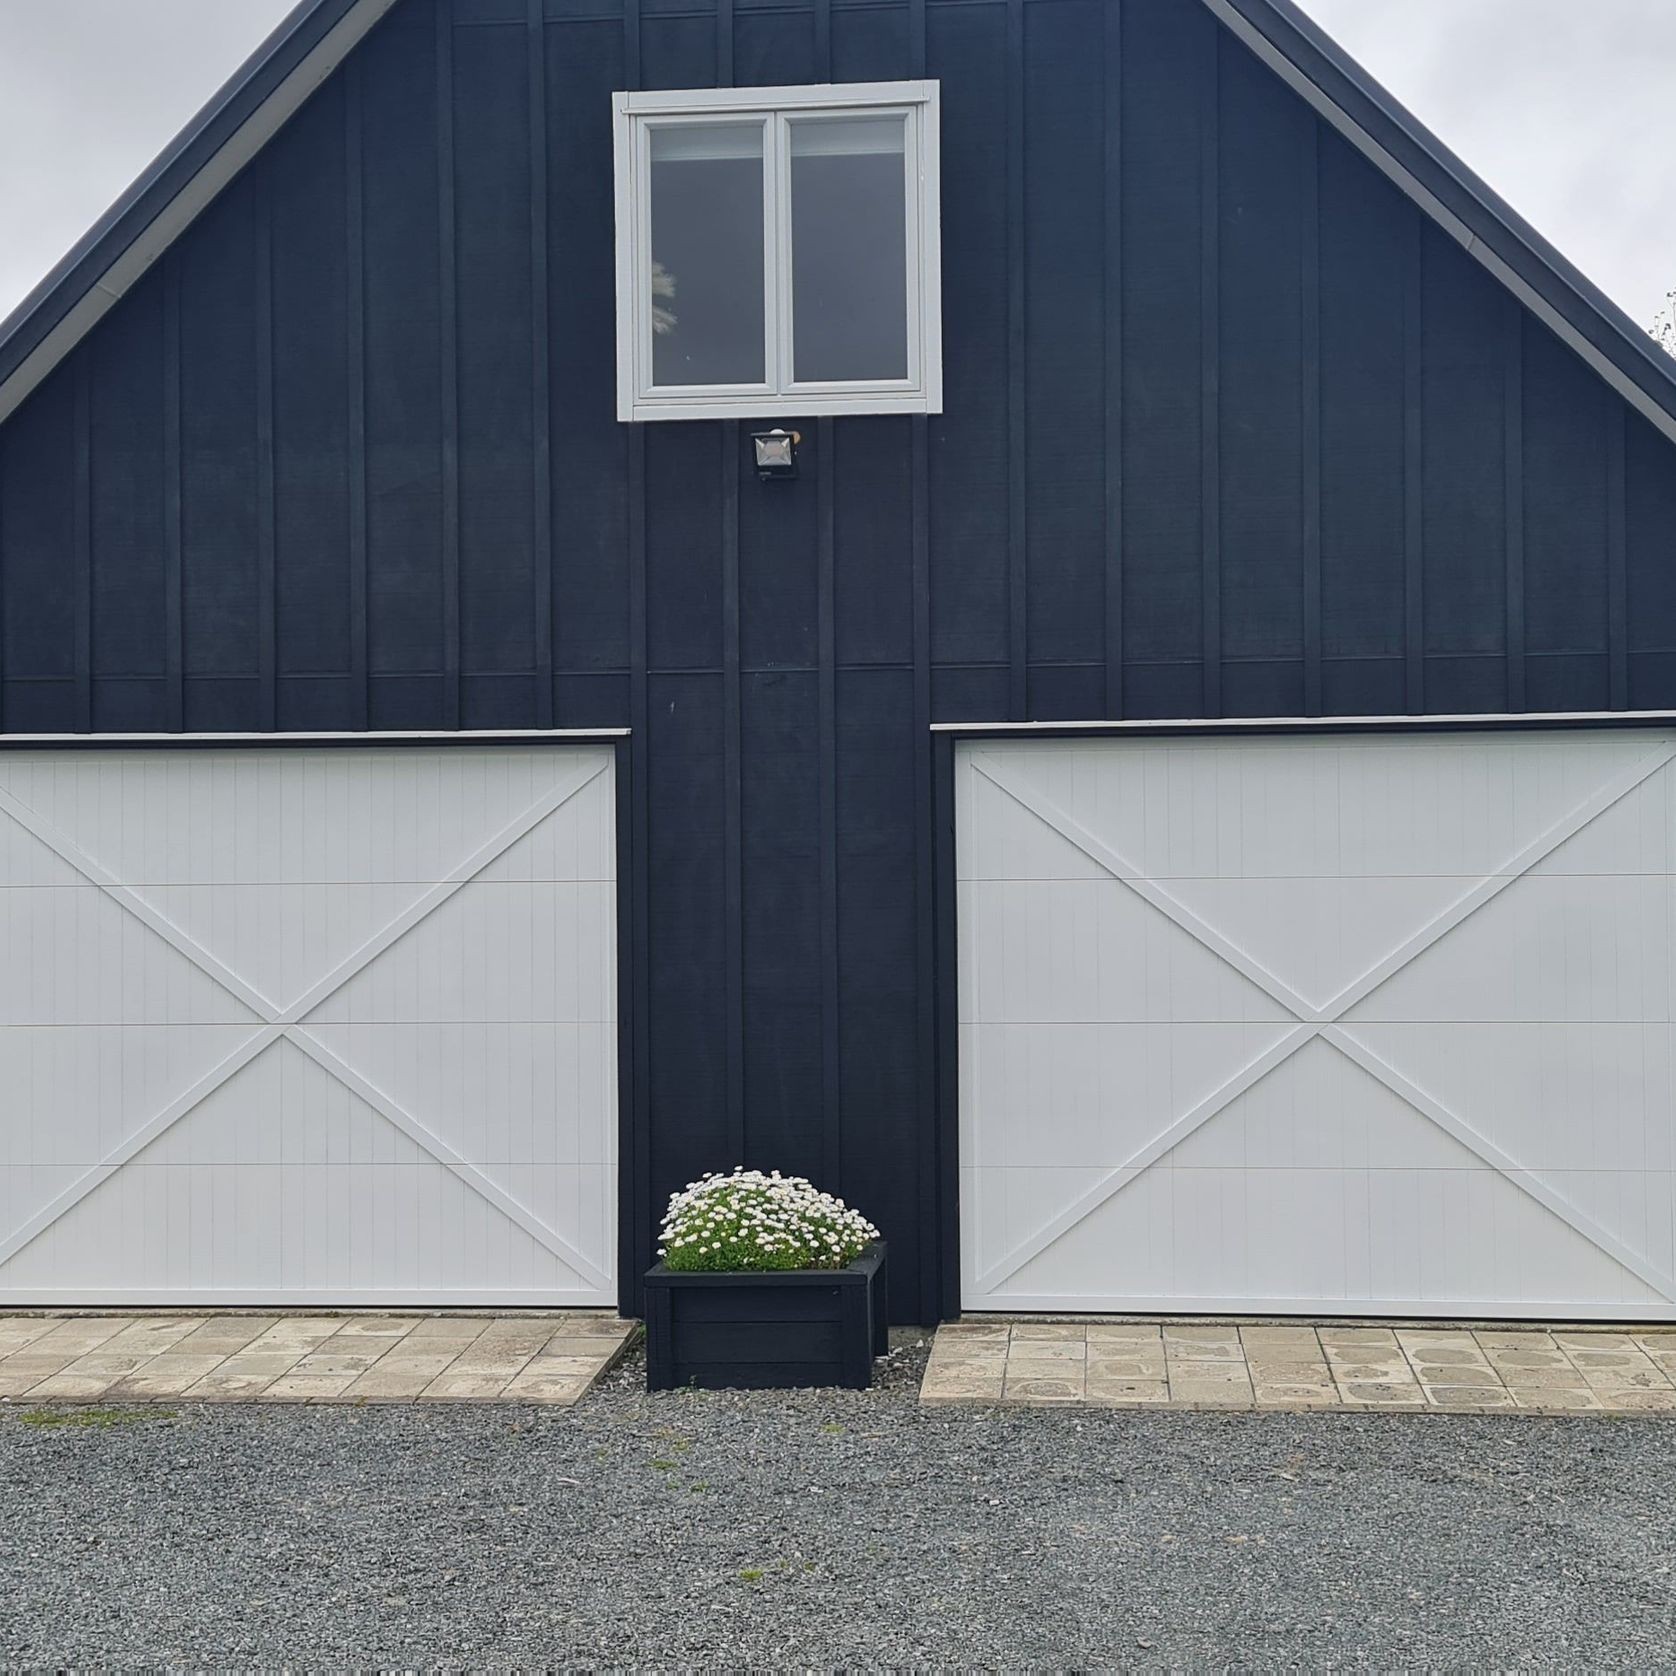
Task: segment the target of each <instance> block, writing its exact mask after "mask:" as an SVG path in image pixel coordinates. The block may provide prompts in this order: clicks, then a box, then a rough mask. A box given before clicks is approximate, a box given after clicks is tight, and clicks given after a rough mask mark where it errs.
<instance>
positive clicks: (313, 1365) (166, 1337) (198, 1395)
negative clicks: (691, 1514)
mask: <svg viewBox="0 0 1676 1676" xmlns="http://www.w3.org/2000/svg"><path fill="white" fill-rule="evenodd" d="M634 1330H635V1324H634V1323H633V1322H632V1321H622V1320H618V1319H617V1318H616V1317H614V1316H608V1315H604V1314H593V1313H588V1312H585V1311H577V1310H550V1311H535V1312H522V1313H520V1314H517V1315H504V1316H495V1315H488V1314H477V1315H459V1316H452V1315H450V1316H424V1315H399V1314H392V1313H390V1312H388V1311H379V1312H376V1313H368V1314H365V1315H353V1314H352V1315H330V1316H328V1315H300V1316H282V1315H258V1316H245V1315H235V1314H227V1315H212V1314H206V1313H205V1312H204V1311H203V1310H196V1311H193V1312H191V1313H190V1314H188V1313H186V1312H184V1311H183V1312H182V1313H180V1314H179V1315H173V1316H170V1315H137V1314H136V1315H131V1316H97V1317H95V1316H85V1315H50V1314H48V1315H17V1316H0V1401H19V1402H30V1403H36V1402H81V1403H96V1402H124V1403H135V1402H163V1401H174V1402H275V1403H281V1402H350V1403H353V1402H419V1401H425V1402H449V1401H461V1402H497V1401H499V1402H531V1403H546V1404H549V1405H554V1406H566V1405H568V1404H570V1403H574V1402H576V1401H578V1400H579V1399H580V1398H581V1397H582V1396H583V1395H585V1394H586V1392H587V1391H588V1389H589V1388H590V1387H591V1386H592V1385H593V1383H594V1381H595V1380H597V1379H598V1378H599V1376H600V1375H601V1374H602V1373H604V1372H605V1371H606V1369H608V1368H609V1367H610V1366H611V1365H612V1364H613V1363H614V1362H615V1361H616V1360H617V1358H618V1357H619V1356H620V1355H621V1354H622V1352H623V1350H624V1349H625V1348H626V1347H627V1345H628V1343H629V1341H630V1339H631V1337H632V1336H633V1333H634ZM972 1342H973V1343H988V1344H993V1345H994V1346H995V1347H996V1348H997V1349H998V1350H999V1352H1000V1359H999V1360H998V1361H996V1363H995V1372H994V1377H993V1381H992V1383H993V1385H994V1388H995V1395H996V1396H997V1397H999V1396H1000V1395H1001V1390H1002V1385H1003V1379H1004V1369H1005V1355H1006V1350H1007V1346H1008V1343H1009V1337H1008V1335H1006V1334H1002V1335H1000V1336H998V1337H997V1336H991V1337H990V1338H988V1339H983V1338H979V1337H976V1336H975V1337H974V1338H973V1340H972ZM1039 1348H1040V1349H1041V1350H1042V1351H1043V1352H1044V1357H1045V1359H1046V1360H1047V1362H1048V1363H1049V1365H1050V1366H1051V1367H1052V1368H1053V1370H1054V1371H1055V1372H1058V1371H1060V1369H1061V1368H1062V1367H1063V1366H1064V1365H1067V1362H1068V1365H1070V1366H1073V1367H1075V1369H1076V1371H1077V1375H1078V1381H1079V1387H1080V1378H1081V1358H1082V1356H1083V1354H1084V1348H1083V1343H1082V1341H1081V1340H1080V1339H1077V1338H1075V1337H1072V1338H1069V1339H1066V1338H1064V1337H1063V1335H1061V1336H1060V1338H1058V1339H1056V1338H1055V1337H1054V1335H1051V1334H1049V1335H1046V1336H1045V1337H1044V1338H1043V1340H1042V1342H1041V1344H1040V1346H1039ZM1648 1365H1649V1366H1650V1365H1651V1364H1648Z"/></svg>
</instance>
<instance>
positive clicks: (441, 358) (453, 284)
mask: <svg viewBox="0 0 1676 1676" xmlns="http://www.w3.org/2000/svg"><path fill="white" fill-rule="evenodd" d="M434 3H435V6H436V184H437V258H438V266H437V287H438V289H437V296H438V306H437V328H438V350H439V354H438V365H439V367H440V369H441V406H442V461H441V463H442V484H441V488H442V494H441V516H442V725H443V726H444V727H451V728H454V727H458V726H459V725H460V304H459V264H458V251H457V246H458V232H459V229H458V220H457V217H456V215H455V209H454V0H434Z"/></svg>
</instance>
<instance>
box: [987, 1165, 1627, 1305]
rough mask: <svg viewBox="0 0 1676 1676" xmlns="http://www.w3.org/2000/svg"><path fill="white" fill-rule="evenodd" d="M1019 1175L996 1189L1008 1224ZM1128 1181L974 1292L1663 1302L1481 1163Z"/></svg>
mask: <svg viewBox="0 0 1676 1676" xmlns="http://www.w3.org/2000/svg"><path fill="white" fill-rule="evenodd" d="M1015 1173H1016V1172H1015ZM1032 1185H1037V1186H1039V1185H1042V1184H1027V1183H1020V1182H1010V1183H1009V1184H1008V1185H1007V1189H1006V1191H1007V1193H1008V1195H1009V1198H1010V1201H1011V1208H1012V1209H1013V1210H1014V1211H1015V1213H1016V1214H1015V1217H1014V1225H1015V1226H1022V1225H1024V1224H1025V1223H1027V1221H1028V1220H1029V1214H1030V1212H1031V1211H1033V1210H1034V1209H1035V1205H1034V1203H1033V1202H1032V1201H1033V1200H1034V1199H1036V1198H1037V1197H1038V1194H1037V1193H1036V1192H1033V1191H1031V1186H1032ZM1056 1185H1058V1184H1056ZM1021 1189H1022V1190H1021ZM1128 1191H1129V1192H1132V1193H1133V1194H1134V1195H1135V1196H1134V1197H1133V1198H1132V1199H1130V1200H1129V1202H1128V1203H1124V1202H1123V1200H1122V1199H1118V1200H1114V1201H1110V1202H1108V1203H1107V1204H1106V1205H1104V1206H1102V1207H1100V1208H1099V1209H1097V1210H1096V1211H1094V1212H1093V1213H1092V1214H1091V1215H1090V1216H1089V1217H1087V1218H1085V1219H1084V1220H1082V1221H1080V1222H1078V1223H1077V1224H1076V1225H1074V1226H1073V1227H1072V1228H1071V1229H1070V1230H1069V1231H1068V1232H1067V1233H1066V1234H1064V1235H1063V1236H1062V1237H1061V1238H1060V1239H1058V1240H1056V1241H1055V1242H1054V1243H1053V1245H1052V1246H1050V1247H1049V1249H1047V1250H1046V1251H1044V1252H1042V1253H1040V1254H1039V1255H1037V1256H1036V1257H1034V1258H1033V1259H1031V1260H1029V1261H1027V1262H1025V1263H1024V1264H1022V1265H1021V1266H1020V1267H1019V1268H1018V1269H1017V1270H1015V1271H1014V1272H1012V1273H1010V1274H1008V1275H1007V1276H1006V1277H1005V1279H1004V1280H1001V1281H1000V1282H998V1283H997V1284H996V1285H995V1286H994V1287H993V1288H992V1289H990V1290H989V1291H987V1292H986V1294H985V1295H986V1297H987V1298H988V1299H989V1300H990V1302H989V1303H988V1305H987V1307H991V1308H1005V1307H1016V1308H1020V1309H1064V1308H1073V1309H1090V1310H1102V1309H1107V1310H1124V1309H1155V1310H1173V1309H1186V1310H1195V1311H1197V1310H1203V1311H1216V1310H1223V1309H1235V1310H1263V1309H1267V1308H1271V1307H1273V1308H1277V1309H1282V1310H1286V1309H1292V1310H1298V1311H1304V1312H1312V1313H1313V1312H1339V1311H1342V1312H1345V1313H1361V1312H1364V1311H1367V1310H1369V1309H1372V1310H1374V1311H1376V1312H1379V1311H1384V1312H1388V1313H1405V1312H1425V1311H1429V1310H1436V1311H1438V1312H1440V1313H1473V1312H1477V1311H1482V1312H1483V1313H1485V1314H1512V1315H1521V1314H1526V1315H1528V1314H1531V1313H1540V1312H1542V1311H1543V1310H1545V1309H1547V1308H1548V1307H1550V1306H1552V1305H1554V1304H1560V1305H1564V1306H1570V1307H1572V1308H1576V1309H1583V1308H1586V1307H1587V1308H1593V1307H1609V1308H1610V1309H1611V1310H1613V1311H1614V1312H1616V1311H1620V1310H1635V1311H1639V1312H1642V1313H1652V1314H1655V1315H1656V1314H1658V1313H1660V1294H1659V1293H1658V1292H1657V1291H1655V1290H1654V1289H1653V1288H1652V1287H1650V1286H1648V1285H1647V1284H1646V1283H1645V1282H1643V1281H1641V1280H1640V1279H1638V1278H1637V1277H1636V1276H1635V1275H1633V1274H1631V1273H1630V1272H1629V1271H1628V1270H1627V1269H1625V1268H1624V1267H1623V1266H1622V1265H1620V1264H1618V1263H1617V1262H1615V1261H1614V1260H1613V1259H1611V1258H1610V1257H1608V1256H1606V1255H1605V1254H1603V1253H1602V1252H1600V1251H1599V1250H1597V1249H1596V1248H1595V1247H1594V1246H1592V1245H1591V1244H1590V1243H1589V1242H1588V1241H1587V1240H1586V1239H1584V1238H1583V1237H1582V1236H1580V1235H1578V1234H1577V1233H1576V1232H1575V1231H1574V1230H1572V1229H1570V1228H1568V1227H1566V1226H1564V1225H1563V1224H1558V1223H1555V1222H1554V1221H1553V1219H1552V1218H1551V1217H1549V1216H1548V1215H1547V1213H1546V1212H1545V1211H1543V1209H1542V1207H1541V1206H1539V1205H1537V1204H1536V1203H1534V1202H1533V1201H1532V1200H1530V1199H1529V1198H1527V1197H1525V1196H1524V1195H1523V1194H1521V1193H1520V1192H1519V1191H1518V1188H1517V1186H1516V1185H1515V1184H1514V1183H1512V1182H1509V1181H1507V1180H1505V1179H1503V1178H1501V1177H1498V1176H1496V1175H1495V1174H1494V1173H1493V1172H1489V1171H1485V1170H1482V1169H1474V1168H1463V1169H1459V1170H1448V1169H1424V1170H1385V1171H1379V1172H1375V1171H1369V1170H1340V1169H1331V1168H1319V1169H1277V1170H1252V1169H1237V1168H1227V1169H1175V1168H1164V1169H1160V1170H1157V1171H1154V1172H1149V1173H1148V1175H1146V1176H1143V1177H1140V1178H1138V1179H1137V1182H1136V1184H1135V1186H1134V1187H1133V1188H1131V1189H1130V1190H1128ZM1125 1197H1127V1194H1126V1195H1125ZM1522 1249H1526V1250H1527V1251H1528V1252H1534V1255H1530V1254H1526V1255H1519V1256H1515V1255H1514V1254H1515V1253H1517V1252H1520V1251H1521V1250H1522Z"/></svg>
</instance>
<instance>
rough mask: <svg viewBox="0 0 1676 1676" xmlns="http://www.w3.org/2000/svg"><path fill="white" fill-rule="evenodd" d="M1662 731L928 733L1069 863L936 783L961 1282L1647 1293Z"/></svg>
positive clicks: (1576, 1306) (1665, 832)
mask: <svg viewBox="0 0 1676 1676" xmlns="http://www.w3.org/2000/svg"><path fill="white" fill-rule="evenodd" d="M1673 756H1676V739H1671V738H1667V737H1665V736H1663V735H1655V734H1648V733H1618V734H1599V733H1597V734H1589V733H1584V732H1576V733H1567V734H1549V735H1533V734H1497V735H1478V736H1472V735H1456V736H1448V737H1436V736H1432V737H1421V736H1408V737H1403V736H1392V735H1387V736H1373V737H1368V738H1358V739H1346V738H1336V739H1327V738H1316V739H1299V738H1290V739H1273V740H1267V741H1257V740H1250V739H1220V740H1208V739H1207V740H1193V741H1143V740H1120V739H1106V740H1079V741H1075V742H1042V741H1028V742H1025V741H1006V742H1003V743H1000V744H995V745H985V746H982V747H973V748H971V749H970V750H965V751H963V752H962V753H961V755H960V757H959V758H958V759H957V761H958V764H959V773H960V774H961V776H962V778H964V779H971V780H985V781H989V782H991V783H996V782H999V783H1000V784H1002V785H1004V786H1005V788H1006V789H1007V791H1008V794H1009V796H1010V798H1011V801H1012V803H1013V805H1014V807H1015V808H1016V809H1019V810H1023V811H1025V812H1026V813H1030V814H1033V815H1035V816H1036V817H1037V818H1038V819H1039V820H1040V821H1041V822H1042V824H1043V825H1044V827H1045V828H1046V829H1048V830H1050V831H1051V832H1052V833H1053V835H1054V836H1055V837H1057V838H1067V837H1068V838H1070V839H1071V840H1074V844H1075V847H1077V848H1079V849H1080V850H1081V852H1082V853H1083V854H1084V855H1086V856H1088V857H1089V858H1091V859H1094V860H1097V861H1098V862H1099V863H1100V865H1101V867H1102V869H1103V871H1104V872H1105V875H1106V876H1105V878H1104V880H1086V879H1069V880H1068V879H1064V878H1060V877H1057V876H1053V875H1055V874H1056V873H1057V872H1058V871H1060V870H1061V869H1059V868H1058V866H1057V863H1054V862H1053V859H1052V858H1053V857H1055V856H1056V855H1057V853H1058V852H1057V850H1056V849H1055V847H1054V846H1053V845H1051V844H1048V845H1043V844H1038V845H1034V846H1032V845H1031V844H1030V843H1029V842H1028V841H1026V840H1025V839H1024V838H1023V837H1022V836H1020V835H1016V834H1015V835H1012V836H1010V837H1009V838H1008V840H1007V842H1006V843H1005V844H1004V845H999V846H992V847H991V848H990V850H989V851H988V852H987V854H986V872H987V873H989V874H994V873H995V872H997V871H998V865H997V864H998V861H1005V858H1008V857H1010V858H1012V859H1011V865H1013V867H1014V876H1013V877H1011V878H1001V877H998V876H985V877H982V878H974V877H971V876H970V875H969V872H968V870H967V868H966V866H965V863H964V859H963V858H964V855H965V853H966V847H967V845H968V842H969V841H970V842H971V843H972V846H973V848H974V850H977V849H981V848H982V835H981V834H976V833H972V832H970V831H969V828H970V826H971V825H973V824H974V823H976V824H981V822H982V821H983V819H984V810H985V809H986V808H987V807H990V806H991V802H990V800H989V796H988V793H987V792H985V793H983V794H982V795H973V796H971V797H969V798H967V799H966V800H965V801H964V802H963V803H959V804H957V807H958V808H959V809H960V810H961V817H960V818H961V821H962V823H963V824H962V825H961V827H960V828H959V829H958V831H957V843H958V846H959V848H958V853H959V855H960V856H961V857H962V861H961V874H962V877H961V881H960V884H959V888H958V901H959V905H960V913H961V920H960V942H961V954H962V969H961V1017H962V1021H963V1025H964V1026H965V1033H964V1035H963V1041H962V1064H961V1069H962V1083H961V1144H962V1164H963V1172H964V1173H963V1175H962V1188H963V1200H962V1218H963V1226H962V1252H963V1273H964V1281H963V1289H964V1296H965V1300H966V1303H967V1305H968V1307H983V1306H990V1307H997V1306H999V1307H1017V1308H1044V1309H1052V1308H1064V1307H1080V1308H1114V1309H1121V1308H1142V1309H1144V1308H1159V1309H1171V1308H1250V1309H1271V1308H1272V1309H1281V1310H1297V1311H1305V1312H1308V1311H1316V1310H1362V1311H1371V1312H1373V1313H1380V1312H1385V1313H1401V1312H1412V1311H1415V1310H1436V1311H1439V1312H1442V1313H1459V1314H1494V1313H1510V1314H1516V1315H1541V1314H1544V1313H1553V1312H1556V1311H1562V1312H1566V1313H1597V1314H1606V1315H1614V1314H1617V1315H1624V1316H1627V1317H1659V1316H1670V1315H1676V1214H1673V1208H1672V1196H1673V1190H1676V1188H1673V1180H1672V1155H1673V1151H1676V1115H1673V1112H1676V1107H1673V1100H1672V1093H1673V1088H1672V1083H1673V1073H1672V1058H1673V1030H1672V1022H1671V1021H1672V1002H1673V997H1672V994H1671V977H1672V971H1673V968H1676V903H1673V900H1672V898H1673V891H1672V888H1671V881H1670V873H1669V868H1670V865H1671V861H1672V857H1673V856H1676V844H1673V842H1672V833H1673V831H1676V773H1673V772H1672V771H1671V769H1670V766H1669V765H1670V763H1671V760H1672V758H1673ZM1008 819H1009V821H1010V822H1011V823H1012V824H1014V825H1016V821H1014V820H1013V817H1011V816H1009V817H1008ZM1304 862H1307V866H1306V865H1303V863H1304ZM1032 868H1035V869H1037V871H1039V872H1041V873H1043V874H1045V875H1049V876H1046V877H1037V876H1036V875H1035V873H1033V872H1032ZM1367 984H1371V986H1372V987H1371V990H1370V991H1369V992H1368V993H1366V994H1365V995H1363V996H1362V997H1361V998H1359V999H1357V1000H1356V1002H1355V1004H1354V1005H1349V1006H1347V1005H1346V999H1347V998H1348V994H1353V993H1354V992H1355V989H1356V988H1358V987H1360V986H1362V985H1367ZM1254 1004H1255V1005H1256V1006H1257V1008H1258V1009H1259V1011H1257V1012H1255V1013H1253V1012H1251V1011H1250V1010H1249V1009H1251V1008H1252V1007H1253V1005H1254ZM1241 1017H1248V1018H1253V1019H1254V1020H1255V1019H1260V1020H1262V1021H1263V1022H1264V1024H1265V1025H1266V1028H1264V1029H1256V1030H1252V1031H1250V1032H1248V1034H1247V1037H1246V1040H1245V1042H1244V1043H1240V1042H1239V1039H1238V1037H1237V1036H1234V1035H1230V1036H1228V1037H1226V1038H1225V1039H1224V1040H1223V1042H1222V1044H1221V1047H1220V1049H1219V1048H1218V1047H1217V1046H1216V1045H1215V1038H1214V1037H1213V1036H1207V1035H1205V1034H1204V1032H1205V1031H1206V1029H1207V1026H1209V1025H1210V1024H1212V1022H1213V1021H1217V1020H1231V1019H1239V1018H1241ZM1106 1020H1111V1021H1113V1022H1111V1023H1103V1021H1106ZM1117 1020H1121V1021H1122V1023H1121V1024H1118V1023H1117V1022H1115V1021H1117ZM1242 1046H1243V1047H1244V1048H1245V1049H1246V1057H1245V1058H1244V1059H1243V1062H1242V1060H1241V1056H1240V1053H1239V1051H1238V1048H1239V1047H1242ZM1183 1065H1188V1066H1192V1067H1193V1069H1194V1071H1195V1072H1196V1073H1197V1076H1196V1078H1195V1077H1194V1076H1192V1075H1190V1076H1188V1077H1187V1078H1185V1079H1184V1078H1182V1077H1180V1076H1179V1074H1178V1068H1179V1067H1181V1066H1183ZM1207 1082H1210V1083H1213V1084H1215V1087H1214V1088H1213V1089H1212V1090H1211V1091H1210V1092H1209V1093H1206V1092H1204V1088H1205V1084H1206V1083H1207ZM1137 1137H1141V1138H1140V1139H1139V1140H1137Z"/></svg>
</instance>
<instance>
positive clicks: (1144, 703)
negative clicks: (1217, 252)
mask: <svg viewBox="0 0 1676 1676" xmlns="http://www.w3.org/2000/svg"><path fill="white" fill-rule="evenodd" d="M1123 15H1124V26H1123V57H1122V74H1123V93H1122V97H1123V125H1124V132H1123V206H1124V227H1123V263H1124V270H1123V289H1124V305H1123V380H1124V382H1123V435H1122V449H1123V465H1124V483H1125V490H1124V497H1123V537H1122V539H1123V551H1124V562H1123V636H1124V643H1123V664H1124V685H1125V694H1124V714H1125V715H1129V716H1154V715H1190V714H1193V713H1195V712H1201V711H1202V710H1203V708H1204V703H1205V682H1204V673H1203V663H1204V647H1205V636H1206V607H1205V588H1204V576H1205V564H1206V555H1207V552H1208V551H1210V549H1209V548H1208V547H1207V544H1206V540H1205V531H1204V524H1203V519H1202V516H1201V512H1202V500H1201V497H1202V491H1203V474H1204V467H1205V452H1204V450H1205V442H1206V431H1205V427H1204V423H1203V407H1204V389H1203V384H1204V377H1205V370H1206V362H1205V359H1204V356H1203V353H1202V348H1201V334H1202V330H1203V323H1204V310H1203V306H1202V301H1201V295H1200V291H1201V286H1202V284H1203V280H1204V266H1205V254H1206V246H1205V241H1204V238H1203V235H1202V231H1201V225H1200V222H1201V213H1202V194H1203V164H1202V159H1201V149H1202V147H1203V146H1204V144H1205V143H1206V141H1205V135H1204V131H1203V129H1204V117H1205V111H1206V97H1205V90H1204V78H1205V74H1206V69H1207V66H1208V63H1209V61H1210V60H1209V49H1210V46H1211V44H1212V42H1213V40H1214V35H1215V31H1214V26H1212V25H1211V24H1210V23H1209V22H1208V20H1207V19H1206V18H1205V17H1204V16H1203V15H1202V14H1200V13H1198V12H1197V11H1196V9H1194V8H1191V7H1185V6H1177V5H1175V4H1173V3H1172V0H1128V3H1127V4H1126V5H1125V7H1124V14H1123Z"/></svg>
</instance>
